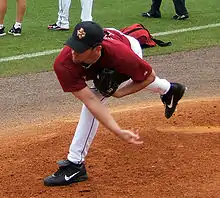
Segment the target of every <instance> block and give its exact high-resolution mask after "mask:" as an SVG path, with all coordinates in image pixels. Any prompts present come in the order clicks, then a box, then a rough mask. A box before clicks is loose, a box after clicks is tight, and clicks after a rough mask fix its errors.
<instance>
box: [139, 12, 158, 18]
mask: <svg viewBox="0 0 220 198" xmlns="http://www.w3.org/2000/svg"><path fill="white" fill-rule="evenodd" d="M141 16H142V17H146V18H161V14H160V11H157V12H155V13H152V12H151V11H149V12H143V13H141Z"/></svg>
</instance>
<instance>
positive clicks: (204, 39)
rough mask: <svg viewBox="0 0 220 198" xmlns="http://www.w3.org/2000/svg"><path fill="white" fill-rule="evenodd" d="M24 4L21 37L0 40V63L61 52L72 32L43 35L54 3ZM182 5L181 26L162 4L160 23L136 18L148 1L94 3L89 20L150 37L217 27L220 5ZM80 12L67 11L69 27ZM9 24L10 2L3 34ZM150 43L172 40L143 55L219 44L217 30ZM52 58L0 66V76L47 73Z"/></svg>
mask: <svg viewBox="0 0 220 198" xmlns="http://www.w3.org/2000/svg"><path fill="white" fill-rule="evenodd" d="M27 3H28V4H27V12H26V15H25V18H24V21H23V34H22V36H21V37H13V36H11V35H7V36H5V37H2V38H0V58H3V57H9V56H15V55H20V54H25V53H34V52H40V51H44V50H52V49H60V48H62V46H63V43H64V42H65V41H66V40H67V39H68V37H69V36H70V35H71V31H68V32H53V31H48V30H47V25H48V24H49V23H53V22H55V21H56V19H57V9H58V0H47V1H43V0H38V1H34V0H30V1H28V2H27ZM186 3H187V4H186V6H187V9H188V10H189V13H190V19H189V20H186V21H174V20H172V19H171V17H172V16H173V15H174V14H175V13H174V8H173V3H172V1H163V3H162V6H161V13H162V18H161V19H145V18H143V17H140V13H141V12H144V11H148V10H149V8H150V4H151V2H150V1H147V2H146V0H140V1H138V2H137V1H132V0H127V1H125V0H123V1H117V0H111V1H101V0H96V1H94V6H93V17H94V20H95V21H97V22H99V23H100V24H102V26H103V27H116V28H122V27H125V26H128V25H131V24H133V23H142V24H144V25H145V26H146V27H147V28H148V29H149V30H150V32H151V33H156V32H164V31H170V30H176V29H181V28H189V27H193V26H202V25H207V24H214V23H220V1H216V0H210V1H206V0H197V1H194V0H187V1H186ZM80 12H81V7H80V1H72V7H71V10H70V23H71V25H72V27H73V26H74V25H75V24H76V23H78V22H79V21H80ZM14 20H15V2H14V1H9V2H8V11H7V14H6V17H5V26H6V28H7V30H8V29H9V28H10V27H11V26H12V24H13V23H14ZM71 29H72V28H71ZM155 38H157V39H161V40H164V41H171V42H172V43H173V45H172V46H171V47H164V48H162V47H159V46H157V47H154V48H150V49H146V50H144V55H145V56H149V55H158V54H165V53H171V52H175V51H183V50H184V51H186V50H192V49H197V48H203V47H209V46H215V45H219V44H220V27H215V28H209V29H204V30H198V31H192V32H184V33H178V34H172V35H164V36H158V37H155ZM56 55H57V54H53V55H47V56H41V57H36V58H31V59H25V60H15V61H9V62H1V63H0V77H4V76H12V75H17V74H23V73H33V72H42V71H48V70H52V64H53V61H54V58H55V56H56Z"/></svg>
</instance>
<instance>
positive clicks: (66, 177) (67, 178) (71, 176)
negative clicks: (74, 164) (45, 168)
mask: <svg viewBox="0 0 220 198" xmlns="http://www.w3.org/2000/svg"><path fill="white" fill-rule="evenodd" d="M79 172H80V171H78V172H76V173H73V174H72V175H70V176H66V175H65V176H64V178H65V180H66V181H69V180H70V179H71V178H73V177H74V176H75V175H77V174H78V173H79Z"/></svg>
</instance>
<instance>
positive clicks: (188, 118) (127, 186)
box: [0, 99, 220, 198]
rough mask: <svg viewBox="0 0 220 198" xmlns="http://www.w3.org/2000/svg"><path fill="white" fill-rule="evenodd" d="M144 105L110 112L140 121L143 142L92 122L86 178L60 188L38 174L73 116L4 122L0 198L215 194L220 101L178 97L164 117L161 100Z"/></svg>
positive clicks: (68, 132) (219, 183) (128, 123)
mask: <svg viewBox="0 0 220 198" xmlns="http://www.w3.org/2000/svg"><path fill="white" fill-rule="evenodd" d="M147 105H148V104H146V106H144V107H142V108H137V107H134V108H132V107H131V108H130V107H129V108H127V109H126V110H122V111H121V110H117V112H116V111H115V112H113V114H114V117H115V118H116V120H117V121H118V122H119V124H120V125H121V126H122V127H123V128H128V129H129V128H140V134H141V137H142V139H143V141H144V144H143V145H130V144H126V143H124V142H122V141H121V140H120V139H118V138H117V137H116V136H114V135H113V134H111V133H110V132H109V131H107V130H106V129H105V128H103V127H102V126H100V128H99V131H98V133H97V136H96V138H95V140H94V142H93V144H92V146H91V149H90V152H89V154H88V157H87V161H86V167H87V171H88V175H89V180H88V181H86V182H82V183H77V184H73V185H72V186H67V187H53V188H51V187H45V186H43V183H42V180H43V178H44V177H45V176H47V175H50V174H51V173H52V172H54V171H55V170H56V169H57V165H56V161H58V160H60V159H65V158H66V155H67V152H68V148H69V145H70V143H71V140H72V136H73V133H74V130H75V127H76V124H77V123H76V122H71V118H65V120H60V121H59V122H57V121H50V122H47V123H42V124H38V125H34V126H33V125H25V126H23V125H20V127H17V128H14V129H5V131H7V132H8V133H7V134H3V133H2V132H1V144H0V161H1V166H0V197H2V198H8V197H11V198H30V197H39V198H48V197H54V198H59V197H65V198H68V197H74V198H75V197H88V198H93V197H94V198H97V197H98V198H106V197H138V198H142V197H143V198H156V197H157V198H158V197H160V198H162V197H163V198H166V197H200V198H208V197H219V195H220V194H219V192H220V179H219V178H220V163H219V162H220V100H218V99H216V100H207V101H183V102H181V103H180V104H179V106H178V111H177V112H176V114H175V115H174V116H173V117H172V118H171V119H169V120H167V119H165V117H164V116H163V114H164V109H163V106H162V105H161V104H159V105H157V104H156V105H151V106H147ZM141 106H142V105H141Z"/></svg>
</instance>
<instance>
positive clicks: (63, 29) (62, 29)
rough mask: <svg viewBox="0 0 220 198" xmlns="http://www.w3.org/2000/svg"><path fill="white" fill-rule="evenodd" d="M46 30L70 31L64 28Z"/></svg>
mask: <svg viewBox="0 0 220 198" xmlns="http://www.w3.org/2000/svg"><path fill="white" fill-rule="evenodd" d="M47 29H48V30H53V31H68V30H70V29H66V28H47Z"/></svg>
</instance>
